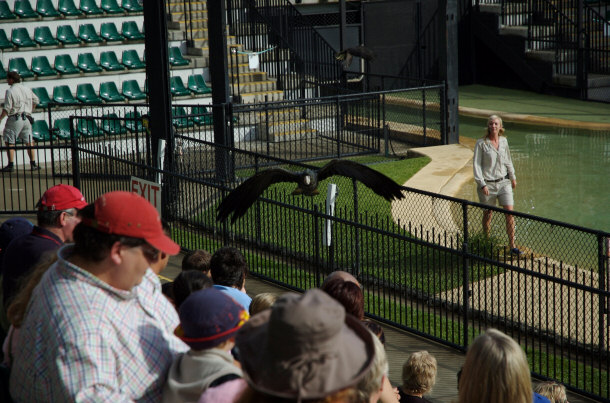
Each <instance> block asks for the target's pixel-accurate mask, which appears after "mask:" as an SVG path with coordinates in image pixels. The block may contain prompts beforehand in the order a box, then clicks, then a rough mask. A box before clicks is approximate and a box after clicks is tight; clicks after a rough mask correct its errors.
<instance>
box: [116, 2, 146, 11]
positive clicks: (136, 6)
mask: <svg viewBox="0 0 610 403" xmlns="http://www.w3.org/2000/svg"><path fill="white" fill-rule="evenodd" d="M121 7H122V8H123V9H124V10H125V11H127V12H128V13H141V12H142V11H144V8H142V6H141V5H140V3H139V2H138V0H123V1H122V2H121Z"/></svg>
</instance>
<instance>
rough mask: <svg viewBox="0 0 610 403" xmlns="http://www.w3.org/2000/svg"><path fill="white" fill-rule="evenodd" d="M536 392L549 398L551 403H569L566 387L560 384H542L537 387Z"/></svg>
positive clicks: (551, 382)
mask: <svg viewBox="0 0 610 403" xmlns="http://www.w3.org/2000/svg"><path fill="white" fill-rule="evenodd" d="M534 391H535V392H536V393H539V394H541V395H542V396H545V397H548V398H549V400H550V401H551V403H568V396H567V395H566V387H565V386H563V385H562V384H560V383H557V382H553V381H548V382H541V383H539V384H538V385H536V388H535V389H534Z"/></svg>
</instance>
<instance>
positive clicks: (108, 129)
mask: <svg viewBox="0 0 610 403" xmlns="http://www.w3.org/2000/svg"><path fill="white" fill-rule="evenodd" d="M113 84H114V83H113ZM102 130H103V131H104V133H108V134H112V135H117V134H125V133H127V128H126V127H125V126H124V125H123V121H122V120H121V119H119V118H118V116H117V114H116V113H109V114H107V115H104V116H103V117H102Z"/></svg>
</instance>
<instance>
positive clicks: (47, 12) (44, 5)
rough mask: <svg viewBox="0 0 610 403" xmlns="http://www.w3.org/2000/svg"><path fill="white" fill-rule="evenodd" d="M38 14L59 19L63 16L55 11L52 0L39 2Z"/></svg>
mask: <svg viewBox="0 0 610 403" xmlns="http://www.w3.org/2000/svg"><path fill="white" fill-rule="evenodd" d="M36 12H37V13H38V14H40V15H41V16H42V17H46V18H53V17H59V16H60V15H61V14H60V13H59V11H57V10H56V9H55V6H53V2H52V1H51V0H38V1H37V2H36Z"/></svg>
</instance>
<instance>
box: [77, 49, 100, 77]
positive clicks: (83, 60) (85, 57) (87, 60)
mask: <svg viewBox="0 0 610 403" xmlns="http://www.w3.org/2000/svg"><path fill="white" fill-rule="evenodd" d="M76 64H77V65H78V68H79V69H81V70H82V71H83V72H85V73H99V72H100V71H103V69H102V68H101V67H100V66H99V65H98V64H97V63H96V61H95V58H94V57H93V54H92V53H90V52H87V53H80V54H79V55H78V59H77V61H76Z"/></svg>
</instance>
